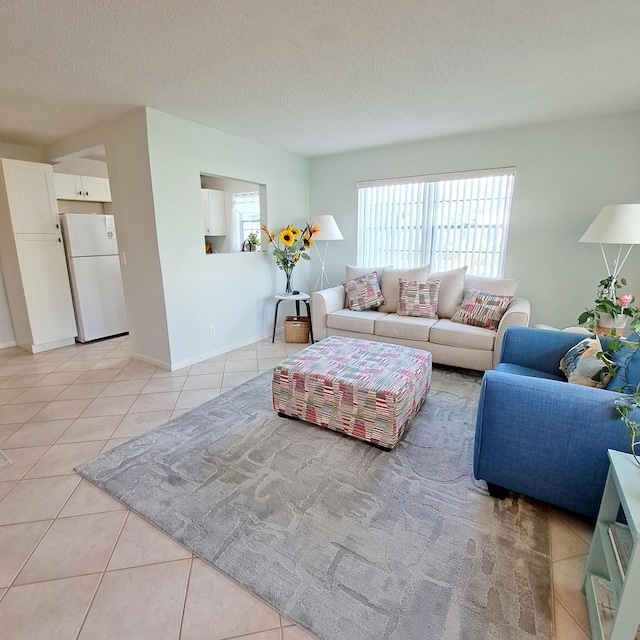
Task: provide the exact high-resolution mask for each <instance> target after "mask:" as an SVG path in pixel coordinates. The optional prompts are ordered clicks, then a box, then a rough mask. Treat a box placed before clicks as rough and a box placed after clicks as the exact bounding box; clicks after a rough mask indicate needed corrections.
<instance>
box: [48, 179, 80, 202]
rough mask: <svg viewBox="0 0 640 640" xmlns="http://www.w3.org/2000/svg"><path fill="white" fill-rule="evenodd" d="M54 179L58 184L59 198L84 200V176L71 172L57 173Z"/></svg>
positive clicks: (57, 196) (57, 193) (57, 192)
mask: <svg viewBox="0 0 640 640" xmlns="http://www.w3.org/2000/svg"><path fill="white" fill-rule="evenodd" d="M53 181H54V182H55V185H56V198H58V200H84V194H83V192H82V178H81V177H80V176H75V175H73V174H71V173H55V172H54V174H53Z"/></svg>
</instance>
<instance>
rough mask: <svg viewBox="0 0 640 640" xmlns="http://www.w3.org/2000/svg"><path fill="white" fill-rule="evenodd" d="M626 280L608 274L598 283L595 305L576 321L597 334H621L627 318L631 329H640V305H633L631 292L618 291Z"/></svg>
mask: <svg viewBox="0 0 640 640" xmlns="http://www.w3.org/2000/svg"><path fill="white" fill-rule="evenodd" d="M626 284H627V281H626V280H625V279H624V278H621V279H620V280H617V279H616V278H614V276H609V277H608V278H605V279H604V280H600V282H599V283H598V291H597V293H596V299H595V305H594V306H593V307H591V309H587V310H586V311H584V312H583V313H582V314H580V317H579V318H578V323H579V324H581V325H584V326H586V327H587V328H588V329H589V330H590V331H593V332H595V333H596V334H599V335H607V336H618V337H619V336H621V335H622V332H623V330H624V327H625V325H626V323H627V321H628V320H629V319H631V324H630V325H629V328H630V329H631V330H632V331H635V332H638V330H640V307H638V306H633V303H634V302H635V297H634V296H633V294H631V293H619V289H621V288H622V287H623V286H624V285H626Z"/></svg>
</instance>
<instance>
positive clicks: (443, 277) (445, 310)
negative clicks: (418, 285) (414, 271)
mask: <svg viewBox="0 0 640 640" xmlns="http://www.w3.org/2000/svg"><path fill="white" fill-rule="evenodd" d="M467 269H468V267H460V268H459V269H452V270H451V271H440V272H434V273H430V274H429V277H428V278H427V280H428V281H429V282H435V281H436V280H440V291H439V292H438V318H451V317H453V314H454V313H455V312H456V311H457V310H458V307H459V306H460V305H461V304H462V298H464V276H465V274H466V273H467Z"/></svg>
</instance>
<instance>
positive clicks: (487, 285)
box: [464, 275, 520, 296]
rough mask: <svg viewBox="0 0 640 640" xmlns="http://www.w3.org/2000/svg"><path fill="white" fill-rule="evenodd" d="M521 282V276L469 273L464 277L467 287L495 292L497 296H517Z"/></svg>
mask: <svg viewBox="0 0 640 640" xmlns="http://www.w3.org/2000/svg"><path fill="white" fill-rule="evenodd" d="M519 284H520V278H485V277H483V276H470V275H467V276H466V277H465V279H464V288H465V289H480V291H484V292H485V293H495V294H496V295H497V296H515V295H516V289H517V288H518V285H519Z"/></svg>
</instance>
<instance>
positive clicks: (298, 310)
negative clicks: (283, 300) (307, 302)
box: [296, 300, 300, 318]
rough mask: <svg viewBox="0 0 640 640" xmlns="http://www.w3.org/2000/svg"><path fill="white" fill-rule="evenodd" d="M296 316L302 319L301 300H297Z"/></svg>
mask: <svg viewBox="0 0 640 640" xmlns="http://www.w3.org/2000/svg"><path fill="white" fill-rule="evenodd" d="M296 316H297V317H298V318H299V317H300V300H296Z"/></svg>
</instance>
